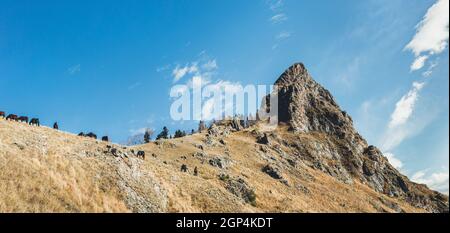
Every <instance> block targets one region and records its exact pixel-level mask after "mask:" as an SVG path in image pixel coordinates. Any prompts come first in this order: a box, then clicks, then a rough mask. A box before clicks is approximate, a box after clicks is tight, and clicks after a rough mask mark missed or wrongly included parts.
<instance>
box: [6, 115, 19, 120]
mask: <svg viewBox="0 0 450 233" xmlns="http://www.w3.org/2000/svg"><path fill="white" fill-rule="evenodd" d="M6 120H12V121H17V115H14V114H9V115H8V116H7V117H6Z"/></svg>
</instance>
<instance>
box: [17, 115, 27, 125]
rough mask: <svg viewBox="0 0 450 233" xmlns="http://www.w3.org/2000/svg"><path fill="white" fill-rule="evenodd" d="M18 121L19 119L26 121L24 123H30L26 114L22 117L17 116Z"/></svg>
mask: <svg viewBox="0 0 450 233" xmlns="http://www.w3.org/2000/svg"><path fill="white" fill-rule="evenodd" d="M17 121H19V122H24V123H27V124H28V117H26V116H21V117H19V118H17Z"/></svg>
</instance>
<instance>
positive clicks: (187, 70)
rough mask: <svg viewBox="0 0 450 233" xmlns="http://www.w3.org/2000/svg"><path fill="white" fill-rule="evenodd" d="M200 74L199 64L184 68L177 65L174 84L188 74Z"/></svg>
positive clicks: (174, 71)
mask: <svg viewBox="0 0 450 233" xmlns="http://www.w3.org/2000/svg"><path fill="white" fill-rule="evenodd" d="M196 72H198V66H197V63H192V64H190V65H189V64H187V65H186V66H184V67H180V66H179V65H177V67H175V69H174V70H173V71H172V76H173V82H174V83H176V82H178V81H179V80H180V79H182V78H183V77H184V76H185V75H186V74H192V73H196Z"/></svg>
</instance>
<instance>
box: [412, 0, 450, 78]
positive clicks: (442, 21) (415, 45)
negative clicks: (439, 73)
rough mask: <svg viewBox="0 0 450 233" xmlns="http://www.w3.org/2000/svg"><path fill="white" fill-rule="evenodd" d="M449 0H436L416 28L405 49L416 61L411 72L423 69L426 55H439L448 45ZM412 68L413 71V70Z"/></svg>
mask: <svg viewBox="0 0 450 233" xmlns="http://www.w3.org/2000/svg"><path fill="white" fill-rule="evenodd" d="M448 9H449V0H438V1H437V2H436V3H435V4H433V5H432V6H431V7H430V8H429V9H428V11H427V13H426V14H425V16H424V17H423V19H422V21H420V23H419V24H418V25H417V26H416V34H415V35H414V37H413V39H412V40H411V41H410V42H409V43H408V44H407V45H406V47H405V49H406V50H410V51H412V52H413V53H414V55H415V57H416V59H415V61H414V63H413V64H412V65H411V70H418V69H420V68H422V67H423V64H424V62H425V60H426V59H427V58H428V56H426V55H422V54H423V53H426V54H428V55H433V54H439V53H441V52H442V51H444V49H445V48H446V47H447V45H448V36H449V31H448V25H449V14H448ZM413 68H414V69H413Z"/></svg>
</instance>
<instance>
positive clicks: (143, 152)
mask: <svg viewBox="0 0 450 233" xmlns="http://www.w3.org/2000/svg"><path fill="white" fill-rule="evenodd" d="M137 157H141V158H142V159H144V160H145V151H142V150H140V151H138V152H137Z"/></svg>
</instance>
